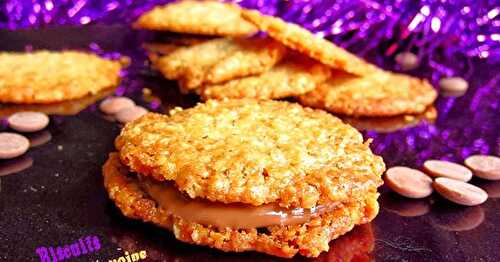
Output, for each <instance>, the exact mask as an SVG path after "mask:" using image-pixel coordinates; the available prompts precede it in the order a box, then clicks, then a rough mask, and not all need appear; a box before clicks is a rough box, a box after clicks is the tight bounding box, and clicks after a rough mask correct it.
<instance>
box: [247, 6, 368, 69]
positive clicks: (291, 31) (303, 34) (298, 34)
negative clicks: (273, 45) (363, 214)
mask: <svg viewBox="0 0 500 262" xmlns="http://www.w3.org/2000/svg"><path fill="white" fill-rule="evenodd" d="M242 15H243V17H244V18H245V19H248V20H249V21H250V22H252V23H254V24H255V25H256V26H257V27H258V28H259V29H260V30H262V31H264V32H266V33H268V34H269V36H270V37H272V38H274V39H276V40H277V41H278V42H280V43H283V44H284V45H286V46H287V47H289V48H291V49H293V50H297V51H299V52H301V53H303V54H305V55H307V56H309V57H311V58H314V59H316V60H318V61H320V62H322V63H324V64H325V65H328V66H331V67H333V68H337V69H339V70H343V71H346V72H349V73H352V74H356V75H367V74H371V73H372V72H373V70H374V69H375V66H373V65H371V64H369V63H368V62H366V61H364V60H363V59H361V58H359V57H357V56H356V55H354V54H351V53H349V52H348V51H347V50H345V49H343V48H340V47H338V46H336V45H335V44H333V43H332V42H330V41H328V40H325V39H323V38H321V37H317V36H315V35H313V34H312V33H311V32H310V31H308V30H307V29H305V28H302V27H300V26H299V25H296V24H292V23H287V22H285V21H283V20H281V19H280V18H277V17H272V16H267V15H263V14H261V13H259V12H258V11H252V10H244V11H243V12H242Z"/></svg>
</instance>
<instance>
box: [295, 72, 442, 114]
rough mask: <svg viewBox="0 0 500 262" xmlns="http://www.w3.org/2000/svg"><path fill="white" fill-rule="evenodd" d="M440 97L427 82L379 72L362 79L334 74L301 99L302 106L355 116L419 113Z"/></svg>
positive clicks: (341, 73)
mask: <svg viewBox="0 0 500 262" xmlns="http://www.w3.org/2000/svg"><path fill="white" fill-rule="evenodd" d="M436 97H437V93H436V91H435V90H434V88H433V87H432V86H431V85H430V84H429V82H427V81H426V80H422V79H418V78H415V77H411V76H408V75H403V74H396V73H391V72H385V71H382V70H380V71H378V72H376V73H374V74H372V75H368V76H363V77H358V76H353V75H350V74H347V73H344V72H341V71H334V72H333V74H332V76H331V77H330V79H329V80H328V81H326V82H325V83H323V84H320V85H319V87H318V88H316V89H315V90H313V91H311V92H309V93H306V94H304V95H302V96H300V97H299V101H300V103H301V104H303V105H306V106H310V107H314V108H321V109H325V110H327V111H330V112H333V113H339V114H344V115H352V116H395V115H401V114H419V113H422V112H424V111H425V109H426V108H427V107H428V106H429V105H431V104H432V103H433V102H434V100H435V99H436Z"/></svg>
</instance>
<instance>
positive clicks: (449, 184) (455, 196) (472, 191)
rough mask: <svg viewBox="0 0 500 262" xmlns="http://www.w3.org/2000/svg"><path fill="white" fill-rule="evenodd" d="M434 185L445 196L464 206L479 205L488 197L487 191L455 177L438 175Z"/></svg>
mask: <svg viewBox="0 0 500 262" xmlns="http://www.w3.org/2000/svg"><path fill="white" fill-rule="evenodd" d="M433 186H434V189H435V190H436V191H437V192H438V193H439V194H440V195H441V196H443V197H444V198H446V199H448V200H450V201H451V202H454V203H457V204H460V205H464V206H475V205H479V204H482V203H484V202H485V201H486V200H487V199H488V194H487V193H486V191H484V190H482V189H481V188H479V187H477V186H474V185H471V184H469V183H466V182H463V181H459V180H455V179H450V178H446V177H438V178H436V179H435V180H434V183H433Z"/></svg>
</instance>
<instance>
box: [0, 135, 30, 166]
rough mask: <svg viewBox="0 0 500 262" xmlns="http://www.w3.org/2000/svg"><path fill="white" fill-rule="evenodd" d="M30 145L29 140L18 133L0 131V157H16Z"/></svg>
mask: <svg viewBox="0 0 500 262" xmlns="http://www.w3.org/2000/svg"><path fill="white" fill-rule="evenodd" d="M29 147H30V141H29V140H28V139H27V138H26V137H24V136H22V135H19V134H15V133H9V132H2V133H0V159H10V158H14V157H18V156H20V155H22V154H24V153H26V151H28V148H29Z"/></svg>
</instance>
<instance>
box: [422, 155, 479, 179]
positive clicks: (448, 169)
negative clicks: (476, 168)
mask: <svg viewBox="0 0 500 262" xmlns="http://www.w3.org/2000/svg"><path fill="white" fill-rule="evenodd" d="M423 167H424V170H425V172H426V173H427V174H429V175H430V176H433V177H448V178H452V179H456V180H460V181H464V182H467V181H469V180H470V179H471V178H472V172H471V171H470V170H469V169H468V168H466V167H465V166H462V165H460V164H456V163H452V162H448V161H443V160H427V161H425V162H424V166H423Z"/></svg>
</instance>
